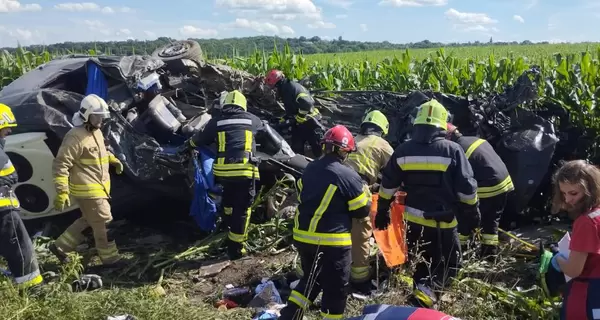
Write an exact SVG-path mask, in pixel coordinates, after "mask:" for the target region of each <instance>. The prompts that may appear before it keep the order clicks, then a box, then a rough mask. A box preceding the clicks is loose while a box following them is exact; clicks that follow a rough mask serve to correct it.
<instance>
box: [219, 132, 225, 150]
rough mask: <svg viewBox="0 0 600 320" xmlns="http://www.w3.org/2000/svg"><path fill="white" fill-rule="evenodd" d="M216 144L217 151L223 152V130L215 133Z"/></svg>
mask: <svg viewBox="0 0 600 320" xmlns="http://www.w3.org/2000/svg"><path fill="white" fill-rule="evenodd" d="M217 144H218V145H219V149H218V152H225V131H219V133H217Z"/></svg>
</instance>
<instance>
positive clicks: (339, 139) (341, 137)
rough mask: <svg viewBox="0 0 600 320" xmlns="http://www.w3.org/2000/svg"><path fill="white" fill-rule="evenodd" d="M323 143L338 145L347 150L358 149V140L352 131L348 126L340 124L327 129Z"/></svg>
mask: <svg viewBox="0 0 600 320" xmlns="http://www.w3.org/2000/svg"><path fill="white" fill-rule="evenodd" d="M321 143H322V144H325V145H332V146H335V147H338V148H339V149H340V150H342V151H346V152H353V151H356V142H355V141H354V137H353V136H352V133H351V132H350V131H349V130H348V128H346V127H344V126H343V125H340V124H338V125H336V126H335V127H333V128H331V129H329V130H327V132H325V136H324V137H323V140H322V141H321Z"/></svg>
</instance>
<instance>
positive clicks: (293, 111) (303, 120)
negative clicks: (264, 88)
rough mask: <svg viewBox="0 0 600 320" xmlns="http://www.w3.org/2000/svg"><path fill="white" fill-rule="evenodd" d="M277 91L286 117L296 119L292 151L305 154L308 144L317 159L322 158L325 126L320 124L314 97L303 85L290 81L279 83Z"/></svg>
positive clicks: (285, 80) (319, 115) (293, 129)
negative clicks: (305, 145) (305, 147)
mask: <svg viewBox="0 0 600 320" xmlns="http://www.w3.org/2000/svg"><path fill="white" fill-rule="evenodd" d="M277 89H278V90H277V91H278V93H279V96H280V97H281V100H282V101H283V107H284V108H285V113H286V117H288V118H294V119H295V125H294V126H293V127H292V150H294V152H296V153H299V154H304V144H305V143H306V142H308V144H309V145H310V147H311V149H312V152H313V154H314V155H315V157H317V158H318V157H320V156H321V154H322V151H321V148H320V141H321V138H322V137H323V126H322V125H321V123H320V121H321V114H320V113H319V110H318V109H317V108H315V107H314V105H315V101H314V100H313V98H312V96H311V95H310V93H309V92H308V90H306V88H304V87H303V86H302V85H301V84H299V83H297V82H295V81H292V80H289V79H284V80H282V81H280V82H279V83H277Z"/></svg>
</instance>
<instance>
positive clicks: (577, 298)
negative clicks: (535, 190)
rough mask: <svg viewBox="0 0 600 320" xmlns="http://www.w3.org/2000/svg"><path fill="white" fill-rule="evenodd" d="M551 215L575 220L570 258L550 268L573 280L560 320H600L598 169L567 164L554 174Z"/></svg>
mask: <svg viewBox="0 0 600 320" xmlns="http://www.w3.org/2000/svg"><path fill="white" fill-rule="evenodd" d="M553 184H554V197H553V199H552V213H558V212H559V211H566V212H567V213H568V214H569V217H570V218H571V219H573V220H574V223H573V230H572V232H571V243H570V245H569V250H570V254H569V255H568V257H567V256H566V255H565V254H564V253H558V254H557V255H555V256H554V258H553V259H552V266H553V267H554V268H555V269H556V270H558V271H562V272H563V273H564V274H565V275H567V276H569V277H571V278H572V280H571V281H569V282H568V283H567V288H566V291H565V293H564V295H563V297H564V300H563V306H562V310H561V319H562V320H585V319H589V320H592V319H600V298H599V297H600V169H598V168H597V167H596V166H594V165H592V164H589V163H587V162H586V161H584V160H574V161H569V162H566V163H565V164H563V165H562V167H561V168H560V169H558V171H557V172H556V173H555V174H554V177H553Z"/></svg>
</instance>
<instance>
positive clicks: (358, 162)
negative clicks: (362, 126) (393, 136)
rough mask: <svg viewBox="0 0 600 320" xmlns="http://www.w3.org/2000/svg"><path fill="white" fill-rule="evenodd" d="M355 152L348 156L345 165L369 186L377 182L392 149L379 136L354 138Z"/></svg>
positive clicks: (392, 151)
mask: <svg viewBox="0 0 600 320" xmlns="http://www.w3.org/2000/svg"><path fill="white" fill-rule="evenodd" d="M355 140H356V148H357V151H356V152H353V153H351V154H350V156H349V157H348V160H347V161H346V163H347V164H348V165H349V166H350V167H351V168H352V169H354V170H355V171H356V172H358V174H359V175H360V176H361V177H362V178H363V179H367V181H366V182H367V183H368V184H369V185H372V184H374V183H375V182H377V177H378V175H379V172H380V171H381V169H382V168H383V167H384V166H385V165H386V164H387V163H388V161H389V160H390V157H391V156H392V153H394V149H393V148H392V146H391V145H390V144H389V142H387V141H386V140H385V139H383V138H382V137H380V136H377V135H372V134H371V135H360V134H359V135H358V136H356V139H355Z"/></svg>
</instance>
